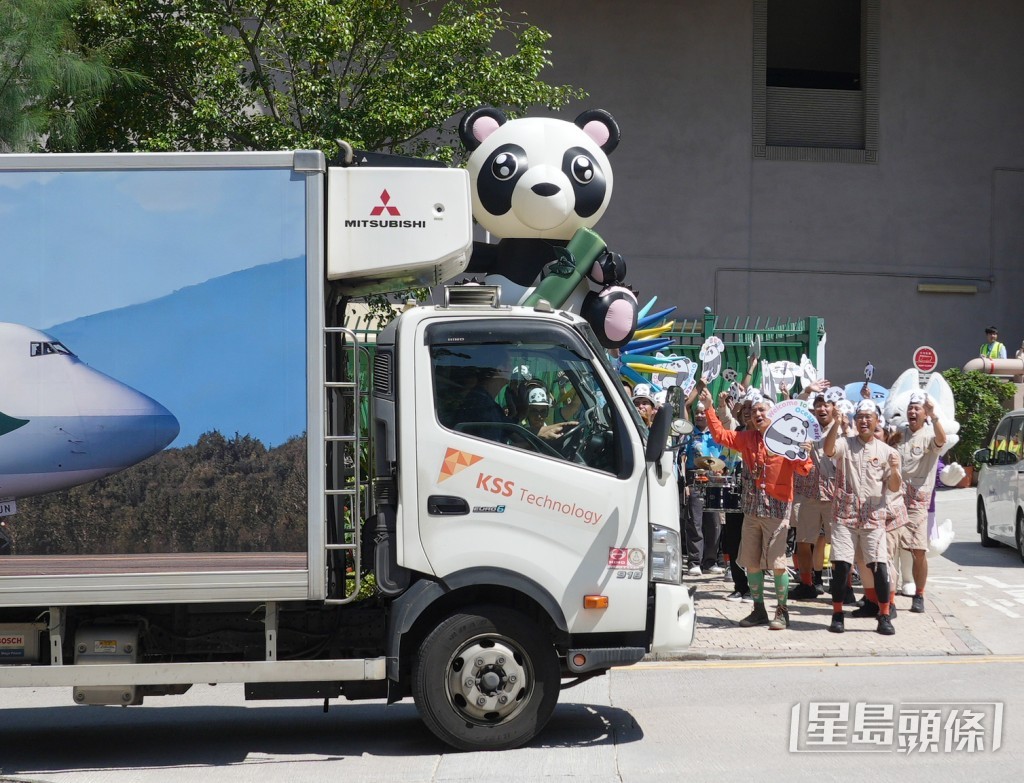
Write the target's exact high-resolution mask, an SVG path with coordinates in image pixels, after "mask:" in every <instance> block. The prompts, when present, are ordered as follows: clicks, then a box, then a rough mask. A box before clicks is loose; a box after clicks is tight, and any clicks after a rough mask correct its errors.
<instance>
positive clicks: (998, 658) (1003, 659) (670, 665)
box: [616, 655, 1024, 672]
mask: <svg viewBox="0 0 1024 783" xmlns="http://www.w3.org/2000/svg"><path fill="white" fill-rule="evenodd" d="M979 663H986V664H987V663H1024V655H971V656H964V657H962V658H927V659H918V660H910V661H907V660H889V661H851V660H839V659H836V660H822V659H815V660H807V661H650V662H648V663H635V664H633V665H632V666H630V667H629V668H626V669H616V672H627V671H637V670H645V671H646V670H649V669H655V670H657V669H790V668H807V667H812V666H816V667H819V668H821V667H825V666H827V667H838V666H940V665H941V666H954V665H956V666H960V665H964V664H979Z"/></svg>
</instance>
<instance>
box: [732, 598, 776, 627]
mask: <svg viewBox="0 0 1024 783" xmlns="http://www.w3.org/2000/svg"><path fill="white" fill-rule="evenodd" d="M769 622H771V618H770V617H769V616H768V612H767V610H766V609H765V608H764V601H754V611H752V612H751V613H750V614H748V615H747V616H746V617H744V618H743V619H742V620H740V627H741V628H753V627H754V626H755V625H768V623H769Z"/></svg>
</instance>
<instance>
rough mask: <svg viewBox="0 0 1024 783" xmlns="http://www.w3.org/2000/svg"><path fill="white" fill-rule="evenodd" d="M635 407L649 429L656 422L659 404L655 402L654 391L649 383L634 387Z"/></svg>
mask: <svg viewBox="0 0 1024 783" xmlns="http://www.w3.org/2000/svg"><path fill="white" fill-rule="evenodd" d="M633 405H635V406H636V409H637V411H638V412H639V413H640V418H641V419H643V420H644V424H646V425H647V426H648V427H650V426H651V422H652V421H654V414H655V412H656V411H657V404H656V403H655V402H654V391H653V390H652V389H651V386H650V384H648V383H638V384H637V385H636V386H634V387H633Z"/></svg>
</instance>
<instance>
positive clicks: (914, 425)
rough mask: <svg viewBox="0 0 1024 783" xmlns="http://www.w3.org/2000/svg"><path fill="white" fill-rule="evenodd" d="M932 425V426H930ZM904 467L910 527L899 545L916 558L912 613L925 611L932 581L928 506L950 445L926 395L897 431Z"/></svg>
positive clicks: (918, 396) (914, 400) (911, 405)
mask: <svg viewBox="0 0 1024 783" xmlns="http://www.w3.org/2000/svg"><path fill="white" fill-rule="evenodd" d="M929 424H930V425H931V426H928V425H929ZM896 435H897V437H898V438H899V443H898V445H897V446H896V451H898V452H899V455H900V459H901V460H902V464H903V502H904V503H905V504H906V507H907V518H908V522H907V524H906V525H905V526H904V527H903V528H901V530H900V536H899V542H900V546H901V547H902V548H903V549H906V550H909V551H910V553H911V556H912V557H913V558H914V566H913V574H914V586H915V588H916V595H914V598H913V599H912V601H911V604H910V611H911V612H917V613H922V612H924V587H925V582H926V581H927V580H928V558H927V554H928V504H929V503H930V502H931V496H932V490H933V489H934V487H935V476H936V470H937V467H938V462H939V452H940V451H942V447H943V446H944V445H946V431H945V430H944V429H943V428H942V422H941V421H939V418H938V416H936V415H935V405H934V404H933V403H932V400H931V398H930V397H929V396H928V395H927V394H926V393H924V392H913V393H911V395H910V399H909V401H908V402H907V420H906V421H905V422H904V423H902V424H900V425H899V427H897V429H896Z"/></svg>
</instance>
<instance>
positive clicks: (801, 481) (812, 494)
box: [793, 439, 836, 500]
mask: <svg viewBox="0 0 1024 783" xmlns="http://www.w3.org/2000/svg"><path fill="white" fill-rule="evenodd" d="M811 462H812V463H814V466H813V467H812V468H811V472H810V473H808V474H807V475H806V476H801V475H800V474H799V473H794V474H793V493H794V494H795V495H796V496H797V497H798V498H805V499H809V500H832V497H833V495H834V494H835V488H836V466H835V465H834V464H832V460H830V459H829V458H828V457H826V456H825V441H824V439H822V440H820V441H818V442H817V443H815V444H814V448H813V449H812V450H811Z"/></svg>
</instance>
